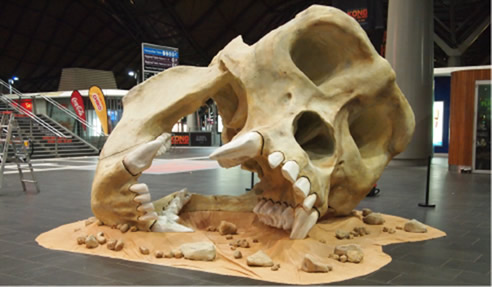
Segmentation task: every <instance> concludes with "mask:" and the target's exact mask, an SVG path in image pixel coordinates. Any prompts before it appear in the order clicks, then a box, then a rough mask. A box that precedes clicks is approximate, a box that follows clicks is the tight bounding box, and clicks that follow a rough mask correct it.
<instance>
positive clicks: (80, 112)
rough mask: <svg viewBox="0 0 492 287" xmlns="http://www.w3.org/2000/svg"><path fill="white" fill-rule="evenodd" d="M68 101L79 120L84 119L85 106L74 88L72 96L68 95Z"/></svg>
mask: <svg viewBox="0 0 492 287" xmlns="http://www.w3.org/2000/svg"><path fill="white" fill-rule="evenodd" d="M70 103H72V107H73V109H74V110H75V113H76V114H77V116H79V118H80V119H81V120H84V121H85V106H84V100H83V99H82V96H81V95H80V93H79V91H77V90H75V91H73V92H72V96H71V97H70ZM82 127H83V128H84V131H85V130H86V129H87V127H86V126H85V125H82Z"/></svg>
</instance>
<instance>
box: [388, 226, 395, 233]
mask: <svg viewBox="0 0 492 287" xmlns="http://www.w3.org/2000/svg"><path fill="white" fill-rule="evenodd" d="M395 232H396V230H394V229H393V228H391V227H390V229H388V233H389V234H393V233H395Z"/></svg>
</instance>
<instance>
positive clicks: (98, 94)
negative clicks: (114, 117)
mask: <svg viewBox="0 0 492 287" xmlns="http://www.w3.org/2000/svg"><path fill="white" fill-rule="evenodd" d="M89 99H90V100H91V103H92V105H93V106H94V110H95V111H96V114H97V117H98V118H99V120H100V121H101V126H102V129H103V131H104V134H106V135H108V113H107V111H106V101H105V100H104V94H103V92H102V90H101V89H100V88H99V87H98V86H92V87H91V88H90V89H89Z"/></svg>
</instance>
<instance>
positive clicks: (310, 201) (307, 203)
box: [302, 193, 316, 211]
mask: <svg viewBox="0 0 492 287" xmlns="http://www.w3.org/2000/svg"><path fill="white" fill-rule="evenodd" d="M315 202H316V194H314V193H313V194H311V195H309V196H308V197H306V198H305V199H304V202H303V203H302V207H304V209H305V210H306V211H310V210H311V209H312V208H313V205H314V203H315Z"/></svg>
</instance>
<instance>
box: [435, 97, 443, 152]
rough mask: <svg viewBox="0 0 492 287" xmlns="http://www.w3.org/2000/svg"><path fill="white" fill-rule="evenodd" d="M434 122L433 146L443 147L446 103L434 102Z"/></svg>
mask: <svg viewBox="0 0 492 287" xmlns="http://www.w3.org/2000/svg"><path fill="white" fill-rule="evenodd" d="M433 118H434V121H433V125H432V131H433V135H432V144H433V145H434V146H442V137H443V126H444V121H443V118H444V102H443V101H436V102H434V116H433Z"/></svg>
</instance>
